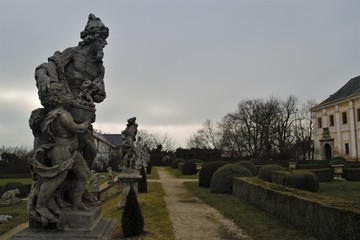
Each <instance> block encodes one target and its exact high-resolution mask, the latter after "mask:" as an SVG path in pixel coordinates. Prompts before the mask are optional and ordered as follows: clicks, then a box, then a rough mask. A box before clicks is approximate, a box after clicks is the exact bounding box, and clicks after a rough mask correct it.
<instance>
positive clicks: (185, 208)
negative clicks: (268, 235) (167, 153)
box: [158, 167, 251, 240]
mask: <svg viewBox="0 0 360 240" xmlns="http://www.w3.org/2000/svg"><path fill="white" fill-rule="evenodd" d="M158 174H159V178H160V182H161V184H162V187H163V189H164V192H165V201H166V204H167V207H168V210H169V216H170V220H171V222H172V225H173V229H174V234H175V239H176V240H188V239H189V240H193V239H197V240H202V239H204V240H219V239H226V240H243V239H251V237H249V236H247V235H246V234H245V233H244V231H243V230H241V229H240V228H238V227H237V226H236V225H235V224H234V223H233V222H232V221H230V220H229V219H226V218H225V217H224V216H223V215H222V214H221V213H219V211H217V210H216V209H214V208H212V207H210V206H209V205H207V204H206V203H204V202H202V201H201V200H200V199H198V198H195V197H192V196H191V194H190V193H189V191H188V190H186V188H185V187H184V185H183V183H184V182H185V181H194V180H189V179H177V178H175V177H174V176H172V175H171V174H170V173H169V172H167V171H166V170H165V168H163V167H158Z"/></svg>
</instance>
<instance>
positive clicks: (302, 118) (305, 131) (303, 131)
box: [295, 99, 317, 160]
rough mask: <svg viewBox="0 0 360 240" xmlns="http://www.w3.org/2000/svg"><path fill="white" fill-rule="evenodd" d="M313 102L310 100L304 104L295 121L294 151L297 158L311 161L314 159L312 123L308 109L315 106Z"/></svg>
mask: <svg viewBox="0 0 360 240" xmlns="http://www.w3.org/2000/svg"><path fill="white" fill-rule="evenodd" d="M316 105H317V103H316V101H315V100H313V99H311V100H308V101H307V102H306V103H304V104H303V105H302V106H301V108H300V109H299V111H298V114H297V119H296V124H295V127H296V133H297V144H296V151H297V153H298V158H300V159H308V160H312V159H313V158H314V149H313V144H312V141H313V127H314V126H313V122H312V117H311V112H310V109H311V108H312V107H314V106H316Z"/></svg>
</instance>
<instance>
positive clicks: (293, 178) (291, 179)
mask: <svg viewBox="0 0 360 240" xmlns="http://www.w3.org/2000/svg"><path fill="white" fill-rule="evenodd" d="M271 182H273V183H276V184H280V185H283V186H286V187H291V188H296V189H302V190H306V191H310V192H318V191H319V179H318V177H317V176H316V175H315V173H312V172H308V171H301V170H294V171H273V172H272V175H271Z"/></svg>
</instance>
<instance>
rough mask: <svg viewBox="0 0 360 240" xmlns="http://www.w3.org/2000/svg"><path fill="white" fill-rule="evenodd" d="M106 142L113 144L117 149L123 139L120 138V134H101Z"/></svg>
mask: <svg viewBox="0 0 360 240" xmlns="http://www.w3.org/2000/svg"><path fill="white" fill-rule="evenodd" d="M101 135H102V136H103V137H104V138H106V140H108V141H109V142H111V143H113V144H114V145H115V146H117V147H121V146H122V144H123V139H122V137H121V134H110V133H107V134H105V133H103V134H101Z"/></svg>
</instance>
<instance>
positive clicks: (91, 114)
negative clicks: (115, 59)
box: [28, 14, 109, 229]
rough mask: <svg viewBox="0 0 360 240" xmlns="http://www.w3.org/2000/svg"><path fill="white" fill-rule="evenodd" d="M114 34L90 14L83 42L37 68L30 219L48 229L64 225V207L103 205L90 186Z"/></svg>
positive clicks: (87, 207) (87, 208)
mask: <svg viewBox="0 0 360 240" xmlns="http://www.w3.org/2000/svg"><path fill="white" fill-rule="evenodd" d="M108 35H109V29H108V28H107V27H106V26H105V25H104V24H103V23H102V21H101V20H100V19H99V18H97V17H96V16H95V15H93V14H90V15H89V18H88V22H87V25H86V26H85V29H84V31H82V32H81V35H80V37H81V39H82V41H81V42H80V43H79V45H78V46H76V47H70V48H67V49H65V50H64V51H63V52H59V51H57V52H55V53H54V55H53V56H51V57H49V58H48V61H47V62H46V63H43V64H41V65H39V66H38V67H37V68H36V70H35V79H36V86H37V89H38V95H39V99H40V101H41V104H42V106H43V108H39V109H35V110H34V111H33V112H32V113H31V117H30V120H29V125H30V128H31V129H32V132H33V135H34V150H33V153H32V156H31V157H30V158H29V165H30V169H31V172H32V176H33V186H32V189H31V193H30V198H29V201H28V211H29V218H30V220H29V221H30V223H31V222H33V223H36V224H38V225H39V226H41V227H43V228H46V227H49V226H50V225H55V226H56V227H57V228H59V229H61V228H62V227H63V226H61V219H62V210H63V209H64V208H72V209H76V210H82V211H90V208H91V207H92V206H97V205H99V202H98V201H97V200H96V199H95V198H94V197H93V195H91V194H90V193H89V192H88V191H87V189H86V185H87V181H88V178H89V176H90V167H91V164H92V162H93V160H94V158H95V156H96V146H95V142H94V140H93V137H92V125H91V124H92V123H94V122H95V103H101V102H102V101H103V100H104V99H105V98H106V93H105V85H104V72H105V70H104V66H103V61H102V59H103V56H104V52H103V48H104V47H105V46H106V45H107V42H106V39H107V37H108ZM36 224H35V225H36ZM30 225H32V224H30Z"/></svg>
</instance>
